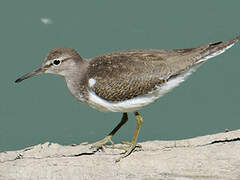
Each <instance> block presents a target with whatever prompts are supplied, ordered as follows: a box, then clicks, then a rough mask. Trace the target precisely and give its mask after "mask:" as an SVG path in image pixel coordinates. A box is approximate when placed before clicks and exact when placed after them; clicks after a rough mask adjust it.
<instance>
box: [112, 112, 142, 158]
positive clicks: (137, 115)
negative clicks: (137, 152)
mask: <svg viewBox="0 0 240 180" xmlns="http://www.w3.org/2000/svg"><path fill="white" fill-rule="evenodd" d="M134 114H135V116H136V119H137V128H136V131H135V134H134V136H133V139H132V143H131V144H130V145H129V146H128V148H126V152H125V153H124V154H123V155H122V156H121V157H120V158H119V159H117V160H116V162H119V161H120V160H121V159H123V158H125V157H127V156H128V155H130V154H131V153H132V151H133V150H134V149H135V147H136V144H137V138H138V134H139V132H140V129H141V127H142V124H143V118H142V117H141V116H140V114H139V113H138V112H135V113H134Z"/></svg>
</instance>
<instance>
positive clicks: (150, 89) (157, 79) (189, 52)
mask: <svg viewBox="0 0 240 180" xmlns="http://www.w3.org/2000/svg"><path fill="white" fill-rule="evenodd" d="M238 41H240V36H238V37H236V38H234V39H232V40H229V41H226V42H222V41H219V42H215V43H209V44H207V45H204V46H198V47H194V48H184V49H172V50H159V49H150V50H124V51H118V52H113V53H107V54H103V55H100V56H97V57H93V58H91V59H85V58H83V57H81V56H80V54H79V53H78V52H77V51H76V50H75V49H73V48H70V47H59V48H55V49H53V50H51V51H50V52H49V54H48V55H47V57H46V58H45V60H44V62H43V63H42V65H41V66H40V67H39V68H37V69H35V70H33V71H31V72H30V73H27V74H25V75H23V76H22V77H20V78H18V79H17V80H16V81H15V82H16V83H19V82H21V81H23V80H25V79H27V78H30V77H33V76H35V75H39V74H45V73H49V74H57V75H60V76H62V77H63V78H64V79H65V81H66V84H67V87H68V89H69V90H70V92H71V94H72V95H73V96H74V97H75V98H76V99H77V100H78V101H80V102H81V103H83V104H86V105H88V106H90V107H92V108H94V109H97V110H99V111H102V112H120V113H122V119H121V121H120V122H119V123H118V124H117V126H116V127H115V128H114V129H113V130H112V131H111V132H110V133H109V134H108V135H107V136H106V137H105V138H103V139H102V140H100V141H97V142H96V143H93V144H92V146H91V147H92V148H97V149H101V148H104V147H106V144H109V143H110V144H112V145H113V146H114V143H113V141H112V137H113V136H114V135H115V134H116V132H117V131H118V130H119V129H120V128H121V127H122V126H123V125H124V124H125V123H126V122H127V121H128V113H133V114H134V115H135V117H136V120H137V127H136V130H135V134H134V136H133V138H132V141H131V142H130V143H127V144H125V145H123V146H122V149H124V150H125V152H124V153H123V154H122V155H121V156H120V158H118V159H117V160H116V162H119V161H120V160H121V159H123V158H126V157H127V156H129V155H130V154H131V153H132V152H133V151H134V150H135V148H136V146H137V138H138V134H139V132H140V129H141V127H142V124H143V118H142V116H141V115H140V114H139V110H141V109H143V108H144V107H146V106H147V105H149V104H151V103H153V102H154V101H156V100H157V99H159V98H160V97H162V96H163V95H165V94H166V93H167V92H169V91H170V90H172V89H173V88H175V87H177V86H178V85H179V84H180V83H181V82H183V81H185V80H186V79H187V77H189V75H191V74H192V73H193V72H194V71H195V70H196V69H197V68H198V67H199V66H200V65H202V64H203V63H204V62H206V61H207V60H208V59H210V58H213V57H215V56H217V55H219V54H221V53H223V52H224V51H226V50H227V49H229V48H231V47H232V46H233V45H234V44H235V43H237V42H238Z"/></svg>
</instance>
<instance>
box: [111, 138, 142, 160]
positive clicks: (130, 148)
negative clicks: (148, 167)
mask: <svg viewBox="0 0 240 180" xmlns="http://www.w3.org/2000/svg"><path fill="white" fill-rule="evenodd" d="M122 144H123V145H114V144H113V145H110V146H107V147H108V148H112V149H121V150H124V152H123V153H122V156H120V157H119V158H118V159H116V161H115V162H119V161H120V160H121V159H123V158H125V157H127V156H129V155H130V154H131V153H132V152H133V151H134V150H135V148H140V149H142V146H141V145H140V144H133V143H130V142H122Z"/></svg>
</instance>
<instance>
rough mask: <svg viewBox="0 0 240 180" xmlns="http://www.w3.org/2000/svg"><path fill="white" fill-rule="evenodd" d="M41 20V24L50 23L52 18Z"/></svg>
mask: <svg viewBox="0 0 240 180" xmlns="http://www.w3.org/2000/svg"><path fill="white" fill-rule="evenodd" d="M41 22H42V23H43V24H52V20H51V19H50V18H41Z"/></svg>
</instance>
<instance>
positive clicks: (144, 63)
mask: <svg viewBox="0 0 240 180" xmlns="http://www.w3.org/2000/svg"><path fill="white" fill-rule="evenodd" d="M238 40H239V39H237V38H236V39H234V40H232V41H228V42H226V43H222V42H217V43H213V44H209V45H207V46H201V47H197V48H190V49H176V50H130V51H120V52H115V53H111V54H106V55H103V56H98V57H95V58H93V59H92V60H91V61H90V68H89V69H91V71H89V72H88V77H89V78H93V79H95V80H96V83H95V85H94V86H93V87H92V90H93V91H94V92H95V93H96V94H97V95H98V96H100V97H102V98H103V99H106V100H108V101H113V102H117V101H122V100H126V99H131V98H133V97H136V96H139V95H144V94H147V93H149V92H150V91H153V90H154V89H155V88H156V86H160V85H161V84H162V83H163V82H164V81H166V80H168V79H169V78H170V77H171V76H175V75H177V74H180V73H181V72H183V71H185V70H187V69H189V68H190V67H191V66H193V65H194V64H196V63H198V61H199V60H200V59H202V58H205V57H207V56H209V55H211V54H213V53H215V52H218V51H221V50H223V49H224V48H226V47H227V46H229V45H231V44H234V43H235V42H237V41H238Z"/></svg>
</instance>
